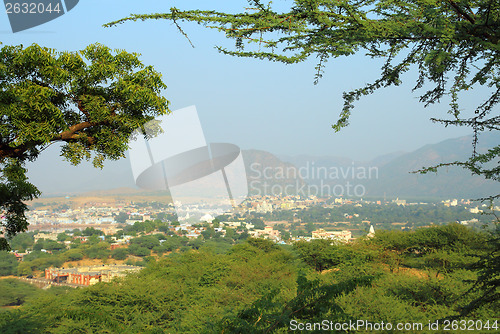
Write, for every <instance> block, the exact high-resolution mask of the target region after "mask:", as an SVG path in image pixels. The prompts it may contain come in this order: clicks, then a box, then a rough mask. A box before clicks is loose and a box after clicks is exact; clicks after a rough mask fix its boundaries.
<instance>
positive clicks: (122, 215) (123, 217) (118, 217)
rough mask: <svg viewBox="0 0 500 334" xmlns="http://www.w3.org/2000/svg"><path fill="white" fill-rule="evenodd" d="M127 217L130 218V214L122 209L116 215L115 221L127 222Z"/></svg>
mask: <svg viewBox="0 0 500 334" xmlns="http://www.w3.org/2000/svg"><path fill="white" fill-rule="evenodd" d="M127 219H128V214H127V213H126V212H123V211H121V212H120V213H119V214H118V215H116V216H115V221H116V222H117V223H121V224H125V222H126V221H127Z"/></svg>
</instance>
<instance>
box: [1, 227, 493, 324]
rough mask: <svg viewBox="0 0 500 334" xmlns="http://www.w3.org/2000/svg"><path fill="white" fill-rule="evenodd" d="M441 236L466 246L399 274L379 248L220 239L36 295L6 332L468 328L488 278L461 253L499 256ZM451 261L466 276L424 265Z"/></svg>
mask: <svg viewBox="0 0 500 334" xmlns="http://www.w3.org/2000/svg"><path fill="white" fill-rule="evenodd" d="M438 231H441V232H449V235H448V237H447V239H446V240H448V241H450V240H454V238H455V236H457V235H459V236H460V235H461V236H466V237H465V238H463V239H460V240H461V241H459V242H458V243H457V244H453V243H451V242H448V243H447V242H442V243H439V244H438V245H439V247H440V248H439V249H438V250H435V251H429V252H428V253H426V255H423V256H417V257H415V256H414V255H415V254H414V253H412V252H405V251H401V254H398V256H400V257H401V258H402V260H403V262H405V261H406V260H407V259H409V258H411V259H412V260H413V263H414V264H415V266H414V267H408V266H406V267H405V266H401V267H399V268H398V267H395V268H393V270H389V269H390V268H388V265H386V264H385V263H384V260H383V259H381V257H380V254H383V253H384V252H394V253H396V251H393V250H390V249H389V248H390V247H391V245H390V244H387V243H383V242H381V241H380V240H377V239H372V240H364V241H362V240H360V241H358V242H356V243H353V244H333V245H332V244H331V242H325V243H316V242H314V243H309V245H314V246H315V247H312V246H311V247H307V246H306V245H305V244H302V243H300V244H298V245H296V246H295V247H294V248H293V249H291V247H281V246H278V245H276V244H274V243H273V242H271V241H269V240H264V239H252V238H251V239H248V240H247V241H246V242H244V243H239V244H236V245H233V246H230V247H231V248H230V249H229V251H228V252H224V253H223V252H214V251H212V250H215V249H216V248H214V247H212V246H215V245H227V246H229V244H228V243H227V242H225V241H223V238H221V239H222V240H218V241H215V239H214V240H210V241H206V242H205V244H204V245H203V246H202V247H200V249H199V250H197V251H188V252H183V253H180V252H177V253H175V256H168V257H163V258H160V259H158V260H157V261H155V260H153V259H151V258H148V257H145V259H146V260H147V261H143V262H147V264H146V267H145V268H144V269H143V270H142V271H141V272H140V273H137V274H132V275H129V276H127V277H125V278H123V279H120V280H115V281H113V282H111V283H99V284H97V285H94V286H91V287H89V288H85V289H73V290H71V291H69V292H67V293H58V294H55V293H43V294H40V295H37V297H36V298H33V299H32V300H28V301H27V302H26V303H25V304H24V305H23V306H22V307H21V308H20V309H17V310H9V311H7V312H3V313H0V332H2V333H20V332H21V333H24V332H30V333H44V332H50V333H68V332H70V333H71V332H78V331H81V332H107V333H125V332H127V333H139V332H141V333H156V332H158V333H160V332H171V333H221V332H224V333H228V332H229V333H262V332H267V333H271V332H273V333H285V332H288V331H290V329H291V327H290V324H291V321H296V322H303V323H305V322H311V323H318V322H321V321H322V320H324V319H328V320H330V321H333V322H345V321H347V322H348V321H349V320H353V321H356V320H357V319H365V320H367V321H372V322H380V321H384V322H392V323H396V322H403V323H407V322H422V323H424V324H427V323H428V321H429V320H431V321H435V320H437V319H443V318H445V317H458V319H464V317H463V316H460V312H461V311H462V310H463V309H464V307H466V306H467V305H468V304H469V303H471V302H473V301H474V300H476V299H477V298H478V297H479V296H481V291H480V290H474V289H472V288H473V286H474V283H473V281H474V280H475V278H476V277H477V275H478V274H481V272H480V271H479V272H478V271H477V269H475V268H474V267H472V266H469V265H468V264H467V263H468V259H467V258H463V257H460V254H462V252H463V249H460V247H455V246H456V245H458V244H459V243H465V244H466V245H467V246H466V247H468V249H469V250H473V252H475V253H476V254H477V255H478V256H479V257H483V256H484V257H485V258H486V257H487V256H488V254H489V253H490V251H491V249H492V246H491V245H487V244H485V243H482V242H478V243H476V242H475V241H474V240H481V239H482V238H484V235H483V234H482V233H478V232H475V231H473V230H470V229H469V230H468V231H464V230H462V229H461V228H457V227H456V226H454V225H450V226H449V227H447V228H441V229H439V230H438ZM417 232H418V231H417ZM435 232H436V231H434V230H433V231H432V233H430V232H429V234H427V236H430V235H435V234H433V233H435ZM419 233H422V235H424V234H425V233H423V232H419ZM377 234H379V233H378V232H377ZM414 234H416V232H415V233H414ZM402 235H412V234H410V233H405V234H403V233H402ZM179 239H180V238H179ZM381 240H385V239H383V238H381ZM414 240H420V241H419V242H423V241H422V240H423V239H422V238H417V239H414ZM429 240H430V239H429ZM447 245H449V246H447ZM209 246H210V247H209ZM421 246H422V245H421ZM304 247H307V250H308V252H309V253H313V252H316V253H318V254H323V253H326V254H330V257H331V258H332V259H334V260H335V261H336V265H335V270H323V272H322V273H319V272H318V271H316V270H315V269H316V268H314V265H311V263H308V258H307V257H304V254H308V253H303V252H304V249H305V248H304ZM433 247H435V246H433ZM144 248H145V247H144ZM422 248H424V247H422ZM145 249H147V248H145ZM429 249H430V246H429ZM444 252H446V254H447V256H449V257H451V258H454V259H456V264H455V265H456V267H460V266H462V267H464V268H460V269H455V270H453V271H450V270H444V271H442V272H441V273H440V274H439V276H438V277H436V276H435V275H434V273H435V271H433V269H432V270H428V269H425V268H424V267H425V263H426V258H425V256H427V255H429V254H430V255H432V254H440V253H443V254H444ZM41 259H44V258H41ZM460 261H462V262H460ZM498 306H499V305H498V303H497V304H492V303H485V304H483V305H481V306H480V307H478V308H474V309H472V310H471V311H470V313H468V315H467V319H484V320H487V319H489V320H491V321H494V319H496V318H497V317H498V314H497V313H498Z"/></svg>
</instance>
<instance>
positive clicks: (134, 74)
mask: <svg viewBox="0 0 500 334" xmlns="http://www.w3.org/2000/svg"><path fill="white" fill-rule="evenodd" d="M138 57H139V55H138V54H135V53H127V52H125V51H118V50H117V51H112V50H111V49H110V48H108V47H105V46H103V45H100V44H93V45H89V46H88V47H87V48H85V49H84V50H82V51H79V52H56V51H55V50H52V49H49V48H44V47H40V46H38V45H36V44H33V45H31V46H29V47H27V48H24V47H23V46H22V45H21V46H4V47H3V48H2V49H0V78H1V80H0V119H1V122H0V165H3V166H6V167H5V169H3V174H4V178H5V180H2V182H5V183H2V184H0V211H1V210H6V211H7V218H6V224H5V226H6V232H7V234H8V235H14V234H15V233H17V232H19V231H23V230H25V229H26V227H27V222H26V220H25V217H24V212H25V210H26V205H25V204H23V203H22V201H25V200H30V199H33V198H34V197H37V196H38V195H39V194H40V193H39V191H38V190H37V189H36V188H35V187H34V186H33V185H32V184H30V183H28V182H27V181H26V178H25V176H24V173H25V172H26V170H24V169H23V167H22V165H23V163H24V162H25V161H26V160H34V159H36V158H37V157H38V154H39V153H40V152H41V151H42V150H43V149H44V148H46V147H47V146H48V145H50V144H51V143H53V142H58V141H60V142H63V143H64V145H63V146H62V150H61V155H62V156H63V157H64V158H65V159H66V160H68V161H69V162H70V163H72V164H74V165H76V164H78V163H80V162H81V161H82V160H83V159H85V160H90V159H91V158H92V157H93V164H94V166H95V167H101V168H102V166H103V163H104V161H105V160H106V159H115V160H116V159H119V158H121V157H124V154H125V151H126V150H127V149H128V141H129V137H130V135H131V134H132V133H133V131H134V130H135V129H137V128H140V127H142V126H143V125H144V124H145V123H147V122H148V121H150V120H152V119H154V117H155V116H159V115H163V114H165V113H168V112H169V109H168V101H167V100H166V98H165V97H163V96H161V94H162V91H163V90H164V89H165V88H166V86H165V84H164V83H163V82H162V80H161V74H160V73H158V72H156V71H155V70H154V69H153V68H152V67H151V66H144V65H143V64H142V63H141V61H140V60H139V58H138ZM13 168H14V169H16V171H17V172H16V173H17V174H15V175H14V174H12V173H13V171H14V169H13ZM9 173H10V174H9ZM9 175H10V176H9ZM0 240H1V239H0Z"/></svg>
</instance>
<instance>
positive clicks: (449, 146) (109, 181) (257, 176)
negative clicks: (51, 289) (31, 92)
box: [27, 133, 500, 198]
mask: <svg viewBox="0 0 500 334" xmlns="http://www.w3.org/2000/svg"><path fill="white" fill-rule="evenodd" d="M499 142H500V135H499V134H495V133H485V134H483V135H482V136H481V138H480V141H479V144H480V145H479V146H478V151H484V150H486V149H487V148H491V147H494V146H495V145H498V143H499ZM471 152H472V137H471V136H466V137H460V138H454V139H448V140H445V141H442V142H440V143H437V144H430V145H425V146H423V147H421V148H420V149H417V150H415V151H413V152H394V153H390V154H385V155H382V156H379V157H377V158H375V159H373V160H371V161H365V162H360V161H354V160H352V159H349V158H345V157H334V156H320V157H315V156H311V155H298V156H293V157H291V156H281V155H274V154H272V153H269V152H266V151H260V150H243V151H242V154H243V160H244V163H245V168H246V171H247V179H248V188H249V193H250V195H256V194H262V195H263V194H266V193H274V194H277V193H280V192H281V193H286V194H290V195H291V194H295V193H297V192H298V190H300V191H303V192H304V191H306V192H307V191H309V190H311V191H312V193H314V191H315V190H317V189H321V188H320V187H323V189H326V190H329V191H330V195H339V193H340V190H341V189H342V187H343V189H344V190H346V189H347V187H348V185H347V182H349V185H350V186H352V187H354V186H358V190H360V189H363V196H364V197H366V196H373V197H381V196H384V195H385V196H387V197H389V198H391V197H400V198H405V197H439V198H451V197H455V198H477V197H484V196H487V195H491V194H496V193H498V189H500V187H499V185H498V182H494V181H488V180H484V179H483V178H481V177H478V176H471V175H470V172H468V171H466V170H463V169H460V168H457V167H450V168H443V169H441V170H439V171H438V173H437V175H435V174H434V173H431V174H426V175H419V174H411V173H410V172H411V171H415V170H418V169H421V168H422V167H428V166H433V165H436V164H438V163H441V162H453V161H456V160H459V161H463V160H466V159H467V158H468V157H470V155H471ZM61 160H62V158H61V157H59V152H58V150H57V148H51V150H48V152H44V153H43V154H42V155H41V156H40V158H39V159H38V160H37V161H36V162H34V163H30V164H28V166H27V167H28V170H29V172H28V175H29V177H30V181H31V182H32V183H34V184H35V185H37V186H38V187H39V188H40V189H41V190H42V192H43V194H44V195H46V196H47V195H67V194H70V195H71V194H72V195H74V194H81V193H85V192H95V191H99V192H101V193H102V192H106V193H109V194H117V193H118V192H119V191H117V190H116V189H118V188H129V189H128V190H127V191H126V192H136V191H137V192H138V193H140V192H141V191H142V190H141V189H139V188H137V187H136V186H135V183H134V179H133V176H132V171H131V168H130V163H129V161H128V160H127V159H122V160H118V161H107V162H106V163H105V167H104V168H103V169H102V170H99V169H95V168H93V167H92V165H91V164H90V163H87V162H85V163H83V164H82V165H80V166H76V167H75V166H71V165H70V164H69V163H67V162H64V161H61ZM308 171H309V173H308ZM310 171H312V173H311V172H310ZM368 171H371V174H370V175H368ZM314 172H316V174H314ZM319 176H321V177H319ZM273 187H274V191H271V188H273ZM133 189H135V190H133ZM334 190H335V191H334ZM343 195H344V196H346V195H347V194H343Z"/></svg>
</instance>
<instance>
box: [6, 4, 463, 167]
mask: <svg viewBox="0 0 500 334" xmlns="http://www.w3.org/2000/svg"><path fill="white" fill-rule="evenodd" d="M277 3H278V4H282V3H284V1H277ZM229 4H230V5H229ZM173 6H176V7H178V8H183V9H196V8H204V9H215V10H221V11H224V10H226V11H227V10H229V11H237V10H240V9H243V8H244V7H247V6H248V3H247V2H246V1H245V0H237V1H234V0H233V1H231V2H229V1H191V0H183V1H180V0H178V1H123V0H106V1H102V0H101V1H93V0H82V1H80V3H79V4H78V5H77V6H76V7H75V8H74V9H73V10H72V11H70V12H68V13H67V14H66V15H64V16H62V17H60V18H57V19H55V20H53V21H51V22H48V23H46V24H44V25H41V26H38V27H35V28H32V29H30V30H28V31H25V32H19V33H16V34H13V33H12V32H11V29H10V25H9V23H8V18H7V15H6V13H5V12H3V13H2V14H1V26H0V34H1V37H0V41H2V43H3V44H6V45H13V44H24V45H25V46H28V45H30V44H32V43H37V44H39V45H42V46H47V47H51V48H55V49H58V50H69V51H76V50H80V49H83V48H84V47H85V46H87V45H89V44H91V43H95V42H99V43H101V44H104V45H107V46H109V47H111V48H120V49H125V50H127V51H129V52H138V53H141V54H142V57H141V60H142V61H143V62H144V63H145V64H147V65H153V66H154V67H155V69H157V70H158V71H159V72H161V73H162V74H163V78H164V82H165V83H166V84H167V86H168V89H167V90H166V91H165V92H164V95H165V96H166V97H167V98H168V99H169V100H170V102H171V109H172V110H176V109H180V108H183V107H186V106H190V105H195V106H196V107H197V110H198V113H199V116H200V119H201V123H202V126H203V128H204V132H205V135H206V138H207V141H208V142H229V143H234V144H237V145H239V146H240V147H241V148H243V149H250V148H254V149H262V150H267V151H270V152H272V153H276V154H285V155H299V154H311V155H336V156H348V157H351V158H354V159H360V160H368V159H371V158H374V157H376V156H378V155H381V154H385V153H390V152H394V151H399V150H403V151H411V150H414V149H417V148H419V147H421V146H423V145H425V144H430V143H436V142H439V141H441V140H444V139H447V138H451V137H458V136H462V135H467V134H469V133H470V132H471V131H470V130H469V129H467V128H452V127H450V128H446V129H445V128H444V127H442V126H441V125H439V124H432V123H431V122H430V121H429V118H430V117H432V116H444V115H445V112H446V110H447V104H446V103H443V104H442V105H437V106H433V107H432V108H426V109H424V108H423V105H421V104H420V103H418V101H417V94H412V93H411V87H412V84H413V80H412V79H414V78H415V76H414V75H412V74H410V75H408V76H407V77H406V78H407V79H409V82H408V83H407V84H404V85H402V86H400V87H396V88H390V89H383V90H381V91H379V92H377V93H376V94H374V95H373V96H369V97H366V98H363V99H362V100H361V101H359V102H358V103H357V104H356V109H355V110H354V114H353V116H352V119H351V125H350V126H349V127H348V128H346V129H344V130H343V131H341V132H340V133H335V132H334V131H333V130H332V129H331V124H333V123H335V121H336V119H337V117H338V114H339V112H340V110H341V106H342V92H343V91H346V90H351V89H355V88H358V87H360V86H362V85H364V84H365V83H367V82H371V81H373V80H374V79H376V78H377V76H378V74H379V69H380V66H381V63H380V62H379V61H373V60H371V59H369V58H367V57H365V56H363V55H362V54H359V55H356V56H353V57H350V58H342V59H332V60H330V61H329V63H328V64H327V67H326V69H325V74H324V78H323V79H322V80H321V81H320V83H319V84H318V85H316V86H315V85H313V77H314V66H315V60H316V59H311V60H310V61H307V62H305V63H302V64H299V65H283V64H279V63H271V62H268V61H260V60H253V59H242V58H233V57H230V56H225V55H222V54H220V53H218V52H217V51H216V50H215V49H214V46H215V45H216V44H218V45H225V46H228V47H230V46H232V43H233V42H231V41H226V40H224V38H223V35H222V34H220V33H218V32H216V31H215V30H208V29H205V28H203V27H201V26H198V25H196V24H190V23H184V24H182V26H183V28H184V29H185V31H186V32H187V33H188V35H189V37H190V39H191V41H192V42H193V43H194V44H195V46H196V47H195V48H192V47H191V46H190V44H189V43H188V41H187V40H186V39H185V38H184V37H183V36H182V35H181V34H180V33H179V32H178V30H177V29H176V27H175V26H174V25H172V23H170V22H168V21H148V22H136V23H133V22H130V23H126V24H123V25H120V26H117V27H113V28H103V27H102V24H104V23H107V22H109V21H113V20H116V19H119V18H122V17H124V16H127V15H129V14H131V13H153V12H165V11H167V10H168V9H169V8H170V7H173ZM202 6H203V7H202ZM471 103H472V102H471ZM467 105H468V104H466V106H467ZM471 105H472V104H471Z"/></svg>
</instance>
